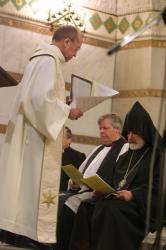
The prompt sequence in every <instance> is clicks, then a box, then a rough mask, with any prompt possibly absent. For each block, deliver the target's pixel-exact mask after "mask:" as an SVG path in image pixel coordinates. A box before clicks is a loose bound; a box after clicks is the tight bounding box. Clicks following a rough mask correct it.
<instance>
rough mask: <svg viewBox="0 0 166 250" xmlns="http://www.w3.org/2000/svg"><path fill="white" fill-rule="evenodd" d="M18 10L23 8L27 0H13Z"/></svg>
mask: <svg viewBox="0 0 166 250" xmlns="http://www.w3.org/2000/svg"><path fill="white" fill-rule="evenodd" d="M11 2H12V3H13V4H14V6H15V7H16V9H17V10H21V9H22V8H23V7H24V5H26V1H25V0H11Z"/></svg>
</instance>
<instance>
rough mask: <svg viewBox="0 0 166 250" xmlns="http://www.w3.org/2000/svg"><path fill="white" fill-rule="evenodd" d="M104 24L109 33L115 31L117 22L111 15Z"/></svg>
mask: <svg viewBox="0 0 166 250" xmlns="http://www.w3.org/2000/svg"><path fill="white" fill-rule="evenodd" d="M104 26H105V28H106V30H107V31H108V33H111V32H112V31H114V30H115V29H116V24H115V23H114V20H113V18H112V17H109V18H108V19H107V20H106V21H105V22H104Z"/></svg>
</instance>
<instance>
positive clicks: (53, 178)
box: [0, 26, 83, 243]
mask: <svg viewBox="0 0 166 250" xmlns="http://www.w3.org/2000/svg"><path fill="white" fill-rule="evenodd" d="M82 40H83V39H82V35H81V32H80V31H78V30H77V29H76V28H75V27H73V26H63V27H60V28H59V29H57V30H56V31H55V32H54V35H53V39H52V44H51V45H45V44H43V45H41V46H40V47H39V48H38V49H37V50H36V51H35V53H34V54H33V55H32V57H31V58H30V62H29V64H28V66H27V68H26V70H25V73H24V76H23V79H22V81H21V83H20V86H19V89H18V93H17V95H16V99H15V102H14V105H13V110H12V113H11V117H10V120H9V124H8V128H7V133H6V137H5V142H4V145H3V148H2V152H1V156H0V201H1V206H0V228H1V229H4V230H7V231H10V232H13V233H16V234H21V235H25V236H27V237H29V238H32V239H34V240H37V241H40V242H45V243H53V242H55V241H56V239H55V235H56V233H55V231H56V216H57V205H58V192H59V179H60V169H61V154H62V132H63V125H64V123H65V122H66V120H67V118H68V117H69V118H70V119H73V120H75V119H78V118H79V117H80V116H82V115H83V113H82V112H81V111H80V110H78V109H70V107H69V106H68V105H66V104H65V82H64V79H63V75H62V70H61V65H62V63H64V62H65V61H68V60H70V59H71V58H72V57H73V56H76V54H77V51H78V49H79V48H80V47H81V44H82Z"/></svg>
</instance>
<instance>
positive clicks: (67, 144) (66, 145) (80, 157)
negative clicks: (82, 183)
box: [60, 126, 86, 192]
mask: <svg viewBox="0 0 166 250" xmlns="http://www.w3.org/2000/svg"><path fill="white" fill-rule="evenodd" d="M71 142H72V132H71V129H70V128H69V127H67V126H65V129H64V138H63V153H62V166H65V165H68V164H72V165H73V166H75V167H76V168H79V166H80V165H81V164H82V163H83V161H84V160H85V159H86V155H85V154H84V153H82V152H80V151H78V150H75V149H74V148H72V147H71ZM68 181H69V177H68V176H67V175H66V174H65V173H64V172H63V170H62V171H61V178H60V191H61V192H62V191H66V190H67V187H68Z"/></svg>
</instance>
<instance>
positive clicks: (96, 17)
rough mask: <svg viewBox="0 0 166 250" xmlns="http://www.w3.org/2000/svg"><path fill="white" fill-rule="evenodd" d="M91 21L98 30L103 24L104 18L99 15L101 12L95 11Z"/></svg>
mask: <svg viewBox="0 0 166 250" xmlns="http://www.w3.org/2000/svg"><path fill="white" fill-rule="evenodd" d="M89 21H90V23H91V24H92V26H93V28H94V29H95V30H97V29H98V28H99V27H100V26H101V25H102V24H103V22H102V20H101V18H100V16H99V14H97V13H95V14H94V15H93V16H92V17H91V18H90V19H89Z"/></svg>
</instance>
